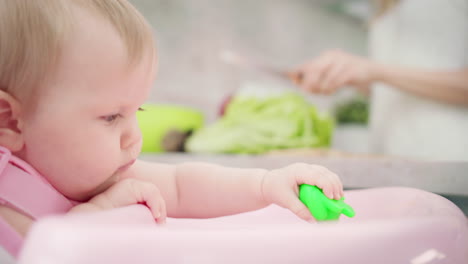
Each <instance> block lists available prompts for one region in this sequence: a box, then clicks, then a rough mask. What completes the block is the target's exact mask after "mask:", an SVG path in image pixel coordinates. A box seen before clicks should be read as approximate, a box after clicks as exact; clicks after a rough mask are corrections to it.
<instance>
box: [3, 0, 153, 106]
mask: <svg viewBox="0 0 468 264" xmlns="http://www.w3.org/2000/svg"><path fill="white" fill-rule="evenodd" d="M74 7H78V8H83V9H85V10H87V11H90V12H91V13H94V14H96V15H99V16H102V17H103V18H104V19H105V20H107V21H109V22H110V24H111V25H112V26H113V27H115V29H116V30H117V32H118V33H119V35H120V37H121V38H122V41H123V42H124V44H125V46H126V48H127V53H128V60H129V63H130V64H132V63H135V62H138V61H141V60H142V59H143V57H144V56H147V55H148V56H155V46H154V40H153V34H152V30H151V27H150V26H149V25H148V23H147V22H146V20H145V19H144V17H143V16H142V15H141V14H140V13H139V12H138V11H137V10H136V9H135V8H134V7H133V6H132V5H131V4H130V3H129V2H128V1H127V0H0V89H1V90H3V91H6V92H8V93H10V94H12V95H14V96H19V97H20V96H23V95H26V96H27V97H28V95H31V94H33V93H35V88H36V87H39V86H41V85H42V84H43V83H44V82H45V81H46V79H47V77H48V76H49V75H50V74H51V71H53V70H54V66H56V65H55V64H56V62H57V60H58V58H59V57H60V53H61V47H62V44H63V41H64V38H65V37H66V36H67V34H70V32H72V31H73V24H74V22H75V21H74V19H75V18H74V16H73V11H72V9H73V8H74Z"/></svg>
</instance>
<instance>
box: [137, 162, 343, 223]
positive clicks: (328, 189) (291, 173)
mask: <svg viewBox="0 0 468 264" xmlns="http://www.w3.org/2000/svg"><path fill="white" fill-rule="evenodd" d="M132 173H133V177H135V178H137V179H140V180H144V181H150V182H152V183H154V184H155V185H156V186H157V187H158V188H159V190H160V192H161V194H162V196H163V197H164V200H165V201H166V208H167V213H168V215H169V216H172V217H201V218H203V217H216V216H223V215H229V214H235V213H240V212H246V211H251V210H256V209H259V208H262V207H265V206H267V205H269V204H271V203H276V204H278V205H280V206H282V207H285V208H288V209H290V210H291V211H293V212H294V213H295V214H297V215H298V216H299V217H301V218H303V219H304V220H313V219H312V216H311V215H310V213H309V211H308V209H307V207H305V205H304V204H303V203H302V202H300V200H299V199H298V192H299V191H298V186H299V185H300V184H310V185H316V186H318V187H320V188H322V189H323V191H324V193H325V194H326V195H327V196H328V197H329V198H334V199H339V198H341V196H342V195H343V190H342V188H343V187H342V184H341V181H340V180H339V178H338V176H337V175H336V174H334V173H332V172H330V171H329V170H327V169H326V168H324V167H322V166H317V165H309V164H293V165H290V166H287V167H285V168H281V169H277V170H271V171H268V170H263V169H240V168H228V167H223V166H218V165H213V164H207V163H195V162H194V163H185V164H181V165H177V166H174V165H165V164H157V163H148V162H144V161H138V162H137V163H135V164H134V167H133V168H132Z"/></svg>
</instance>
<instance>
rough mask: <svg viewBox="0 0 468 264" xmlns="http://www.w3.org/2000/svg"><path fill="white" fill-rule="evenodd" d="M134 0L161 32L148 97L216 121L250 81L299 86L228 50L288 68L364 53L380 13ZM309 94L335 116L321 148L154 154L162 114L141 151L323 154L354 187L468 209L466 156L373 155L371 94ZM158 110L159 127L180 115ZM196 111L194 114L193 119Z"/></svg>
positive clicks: (346, 5) (251, 162)
mask: <svg viewBox="0 0 468 264" xmlns="http://www.w3.org/2000/svg"><path fill="white" fill-rule="evenodd" d="M130 2H132V3H133V4H134V5H135V6H136V7H137V8H138V9H139V10H140V11H141V12H142V13H143V14H144V16H145V17H146V18H147V19H148V20H149V22H150V23H151V25H152V27H153V30H154V33H155V35H156V39H157V46H158V52H159V56H158V57H159V72H158V77H157V80H156V82H155V84H154V88H153V90H152V93H151V96H150V99H149V102H150V103H155V104H163V105H164V104H169V105H177V106H184V107H190V108H192V109H196V110H199V111H200V112H201V116H203V119H204V124H203V125H204V126H209V125H211V124H213V123H215V122H216V121H218V120H219V118H220V116H219V112H220V109H221V106H222V104H223V102H224V101H225V100H226V98H227V97H228V96H229V95H231V94H232V93H233V92H235V91H238V89H239V88H241V87H245V85H246V84H249V85H250V86H251V85H252V83H253V84H254V86H255V85H260V86H263V87H276V86H281V87H286V89H291V90H296V91H297V88H296V87H295V86H293V85H292V84H291V83H290V82H288V81H285V80H281V79H278V78H272V77H271V76H268V75H265V74H261V73H260V72H258V71H252V70H249V69H247V68H242V67H236V66H233V65H228V64H226V63H225V62H223V61H222V60H220V53H221V52H223V51H225V50H228V51H232V52H234V53H237V54H240V55H242V56H245V57H247V58H249V59H252V60H254V61H257V62H261V63H264V64H266V65H270V66H271V67H275V68H277V69H284V70H288V69H293V68H294V67H295V66H298V65H300V64H301V63H303V62H304V60H307V59H310V58H313V57H315V56H317V55H319V54H320V53H321V52H323V51H326V50H329V49H341V50H344V51H347V52H350V53H353V54H358V55H366V53H367V47H366V45H367V29H368V23H369V21H370V19H371V18H370V14H372V13H373V12H372V10H371V9H372V8H371V6H372V5H371V3H372V1H370V0H369V1H368V0H255V1H245V0H130ZM302 95H303V96H304V97H305V98H307V101H308V102H310V103H311V104H312V105H314V106H315V107H316V109H317V110H318V111H319V112H328V113H329V114H330V116H331V117H333V118H335V119H336V120H337V121H336V126H335V127H334V129H333V137H332V140H331V142H330V146H331V148H327V147H325V148H323V151H322V152H321V151H320V149H319V151H316V150H314V149H313V148H309V149H306V150H304V149H302V150H301V149H299V150H293V153H292V154H291V153H288V152H287V151H285V152H282V153H281V155H277V153H273V155H271V154H272V153H271V152H270V153H264V154H266V155H260V156H251V155H236V156H232V155H219V153H218V154H217V155H200V154H189V155H188V154H176V153H164V154H163V155H152V154H149V153H147V152H161V149H160V147H161V146H159V145H158V148H159V149H155V144H159V143H161V142H160V141H164V140H162V138H164V137H165V135H162V134H157V135H156V132H152V131H153V129H154V127H153V126H155V125H154V124H156V123H154V122H156V121H152V120H146V121H144V122H143V123H145V124H147V125H148V127H145V128H142V131H143V132H144V133H143V136H144V138H145V130H146V131H147V132H146V136H148V135H149V137H152V138H153V139H154V142H150V144H151V145H150V146H149V148H150V151H146V153H145V142H144V146H143V148H144V151H143V152H144V153H143V154H144V155H142V158H143V159H147V160H153V161H157V162H168V163H179V162H183V161H195V160H198V161H209V162H214V163H218V164H223V165H227V166H236V167H263V168H270V169H271V168H277V167H280V166H286V165H288V164H291V163H293V162H309V163H316V164H320V165H323V166H326V167H327V168H329V169H331V170H332V171H334V172H336V173H338V174H339V175H340V177H341V178H342V181H343V183H344V186H345V188H347V189H353V188H368V187H382V186H408V187H415V188H420V189H423V190H427V191H431V192H435V193H438V194H442V195H444V196H445V197H447V198H449V199H451V200H452V201H454V202H455V203H456V204H457V205H458V206H460V207H461V208H462V209H463V210H464V211H465V214H467V215H468V194H467V192H466V186H467V184H468V181H467V177H465V176H466V171H468V163H466V162H436V161H434V162H431V161H426V162H420V161H411V160H405V159H400V158H398V157H380V156H376V155H372V154H370V155H369V139H368V135H369V131H368V127H367V125H366V114H367V111H368V101H367V99H366V98H365V97H364V98H363V97H361V96H360V95H359V94H358V93H357V92H356V91H354V90H353V89H342V90H340V91H339V92H338V93H336V94H334V95H330V96H320V95H307V94H302ZM157 111H161V113H163V114H159V115H158V118H157V124H163V123H164V124H163V125H162V126H166V129H167V128H168V126H170V124H172V123H174V122H178V121H177V120H176V119H177V118H176V115H174V116H171V115H170V114H166V113H169V112H171V111H173V110H172V109H165V108H163V109H159V110H157ZM166 111H167V112H166ZM177 111H178V110H176V112H177ZM350 113H356V114H352V115H350ZM142 118H143V117H142ZM197 118H199V117H197V116H194V117H192V118H191V119H192V120H197ZM181 121H184V120H183V119H182V120H181ZM171 122H172V123H171ZM197 122H198V121H197ZM140 125H142V122H141V120H140ZM166 132H167V131H163V132H161V131H159V132H157V133H166ZM218 135H219V134H218ZM176 136H177V135H176ZM179 136H180V135H179ZM185 136H187V135H185ZM188 136H189V137H190V135H188ZM209 136H210V135H209V134H208V141H210V138H209ZM183 137H184V135H182V138H183ZM213 137H214V138H216V136H213ZM247 137H249V136H247ZM150 140H152V139H150ZM155 142H157V143H155ZM205 142H206V137H205ZM146 143H148V140H147V142H146ZM163 143H164V142H163ZM165 143H167V142H165ZM161 144H162V143H161ZM169 145H171V144H169ZM172 145H174V144H172ZM178 147H180V146H178ZM178 147H176V149H177V148H178ZM311 150H312V152H311ZM314 151H316V152H314ZM285 153H286V154H285ZM330 153H331V154H330ZM356 157H357V159H356ZM463 186H465V187H463Z"/></svg>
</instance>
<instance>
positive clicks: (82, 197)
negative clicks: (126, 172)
mask: <svg viewBox="0 0 468 264" xmlns="http://www.w3.org/2000/svg"><path fill="white" fill-rule="evenodd" d="M120 178H121V175H120V173H118V172H115V173H114V174H112V175H111V176H110V177H108V178H107V179H106V180H105V181H104V182H102V183H101V184H99V185H98V186H97V187H95V188H94V189H92V190H89V191H85V192H81V193H76V194H71V195H68V196H67V195H66V196H67V198H68V199H71V200H74V201H76V202H80V203H83V202H87V201H89V200H90V199H92V198H93V197H94V196H96V195H99V194H101V193H103V192H105V191H106V190H107V189H109V188H110V187H111V186H112V185H114V184H115V183H116V182H118V181H119V180H120Z"/></svg>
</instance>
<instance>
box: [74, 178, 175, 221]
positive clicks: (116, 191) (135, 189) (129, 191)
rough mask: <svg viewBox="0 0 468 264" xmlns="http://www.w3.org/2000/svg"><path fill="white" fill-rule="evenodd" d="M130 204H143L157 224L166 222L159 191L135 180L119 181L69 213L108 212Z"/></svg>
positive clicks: (144, 182)
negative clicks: (90, 210)
mask: <svg viewBox="0 0 468 264" xmlns="http://www.w3.org/2000/svg"><path fill="white" fill-rule="evenodd" d="M132 204H145V205H146V206H148V208H149V209H150V210H151V213H152V215H153V217H154V219H155V220H156V222H157V223H158V224H163V223H165V222H166V215H167V214H166V203H165V202H164V199H163V197H162V196H161V193H160V191H159V189H158V188H157V187H156V185H154V184H153V183H151V182H146V181H142V180H137V179H125V180H122V181H119V182H117V183H116V184H114V185H113V186H111V187H110V188H109V189H107V190H106V191H105V192H103V193H101V194H98V195H96V196H94V197H93V198H92V199H91V200H90V201H89V202H87V203H85V204H81V205H78V206H76V207H74V208H73V209H72V210H71V211H74V212H76V211H89V209H92V210H96V209H97V210H108V209H113V208H117V207H122V206H126V205H132Z"/></svg>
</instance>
